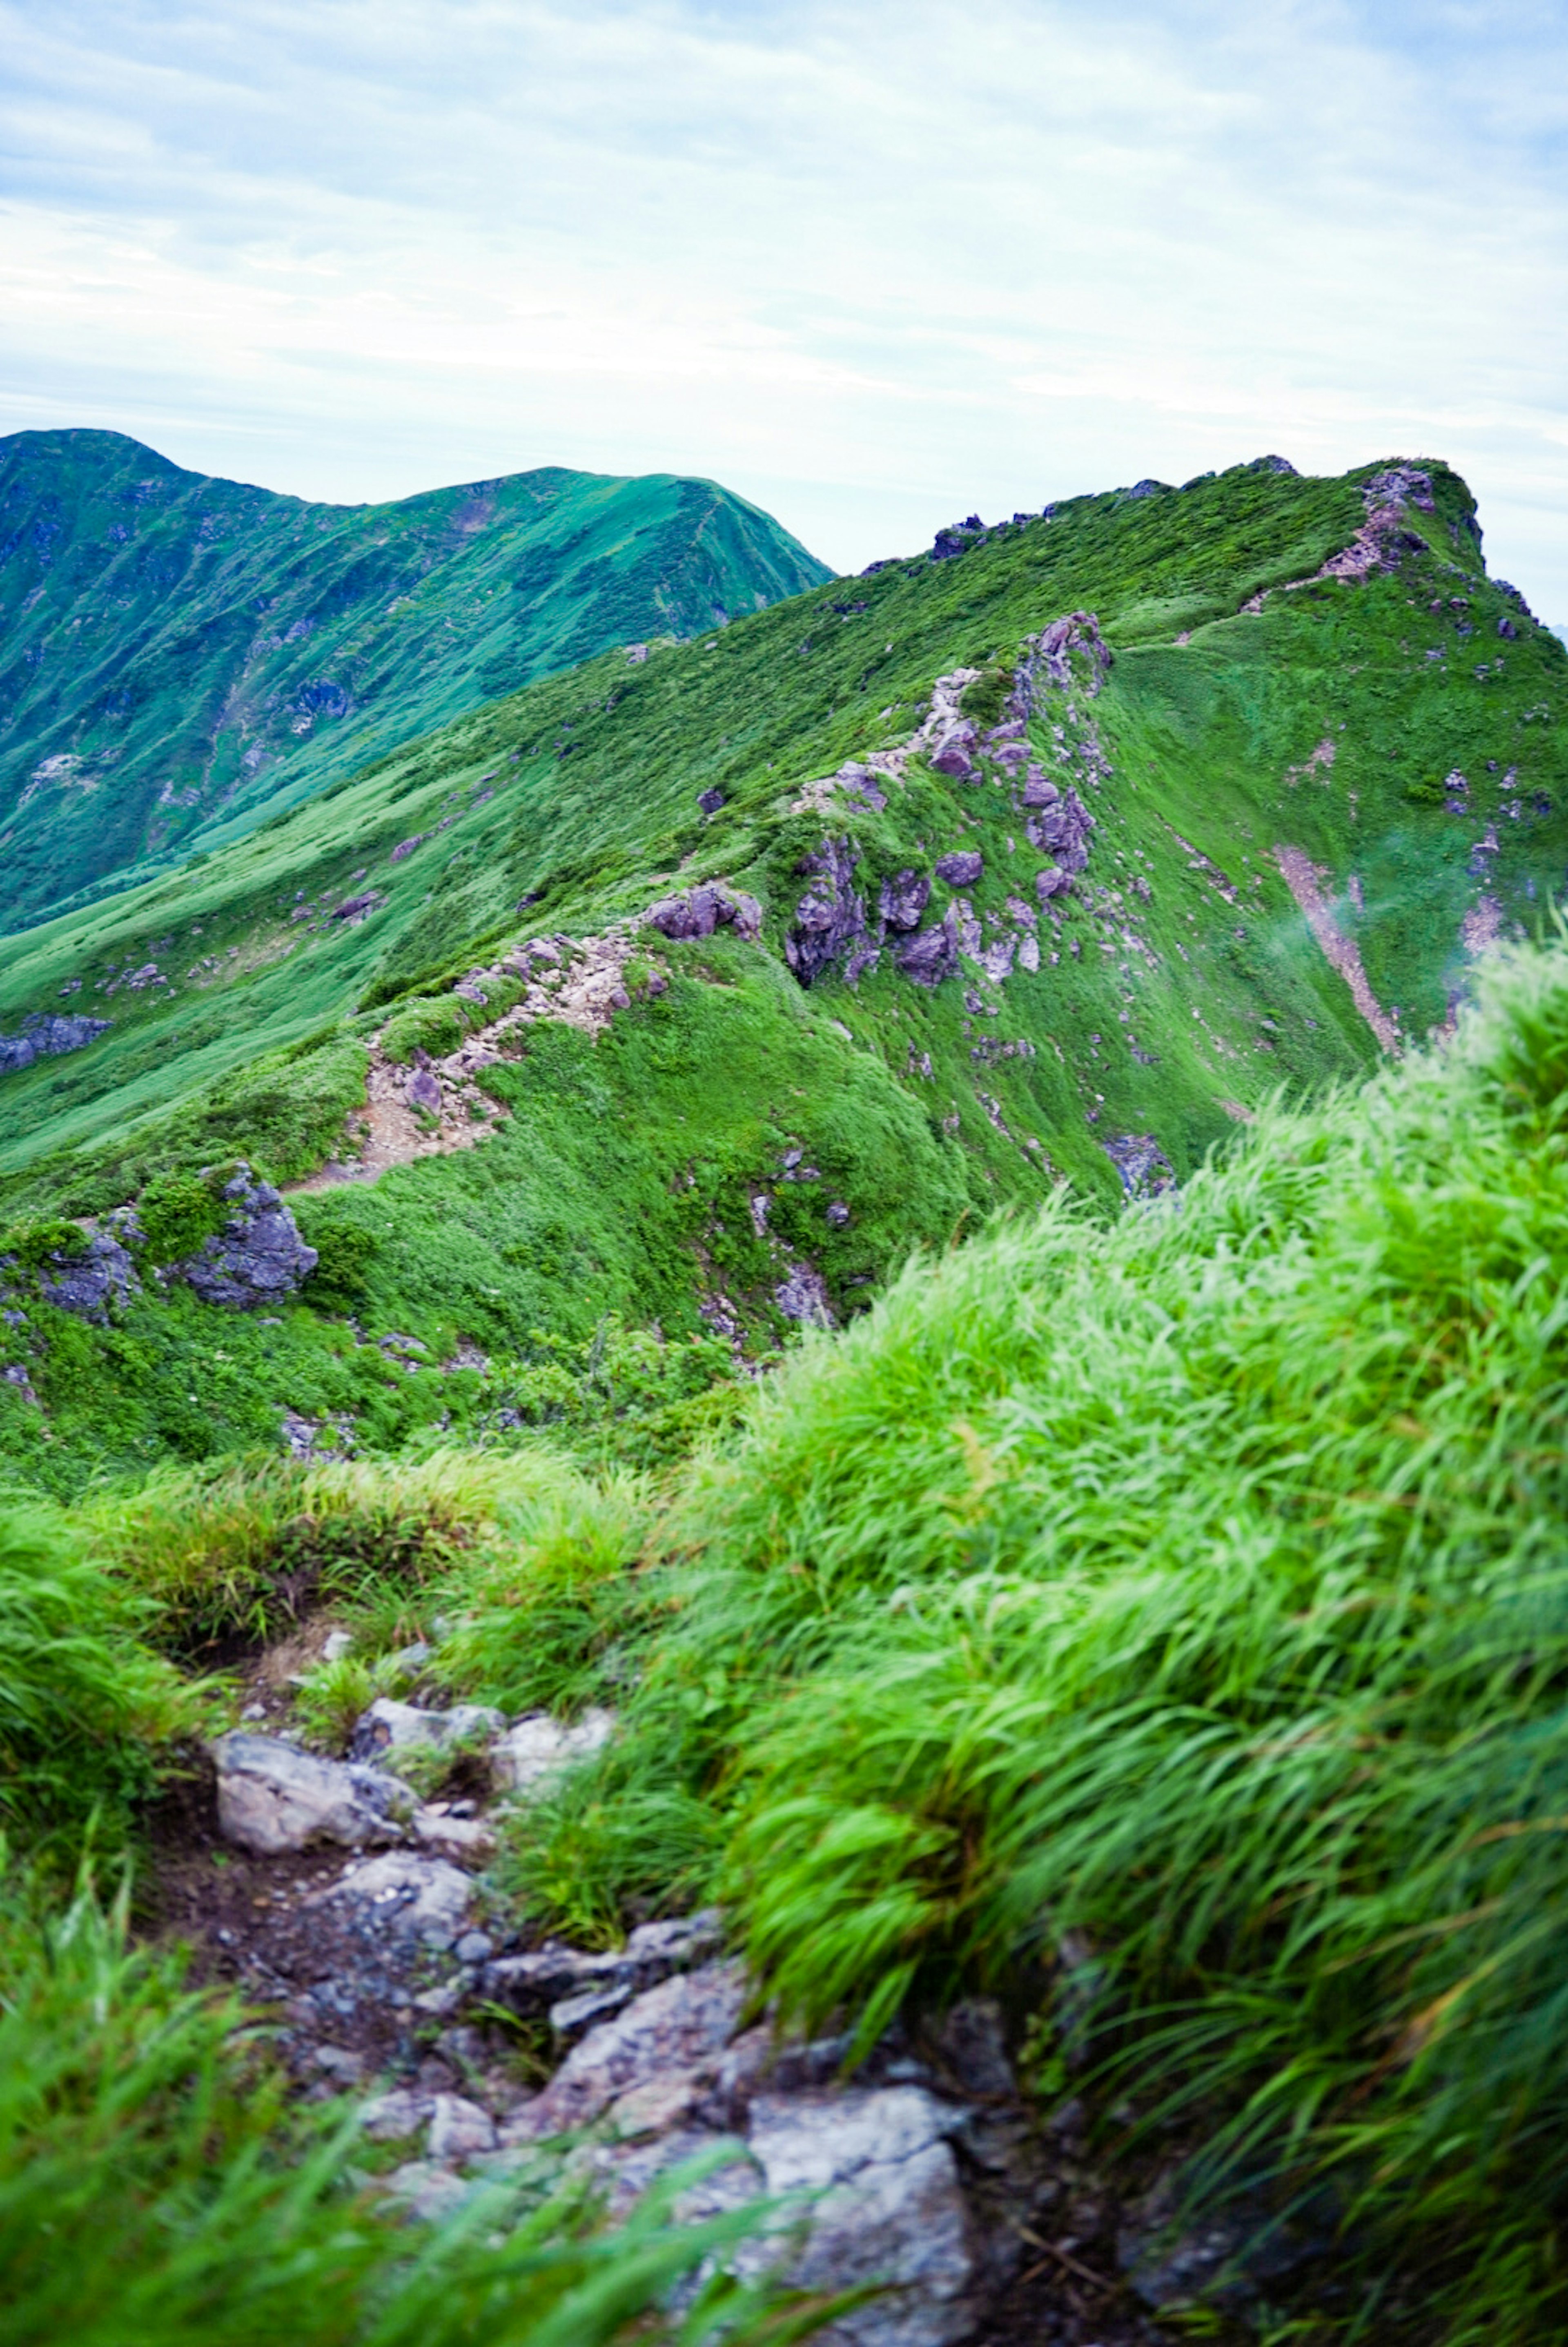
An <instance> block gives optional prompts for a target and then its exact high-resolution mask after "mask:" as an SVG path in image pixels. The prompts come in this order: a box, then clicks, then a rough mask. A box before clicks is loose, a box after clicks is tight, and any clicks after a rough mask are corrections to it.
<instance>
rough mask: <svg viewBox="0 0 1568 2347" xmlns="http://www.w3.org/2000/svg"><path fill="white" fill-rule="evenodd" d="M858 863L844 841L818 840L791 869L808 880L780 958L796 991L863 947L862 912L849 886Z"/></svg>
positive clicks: (864, 912) (863, 920) (847, 843)
mask: <svg viewBox="0 0 1568 2347" xmlns="http://www.w3.org/2000/svg"><path fill="white" fill-rule="evenodd" d="M859 860H860V859H859V857H858V856H857V855H856V853H855V851H854V849H853V848H852V847H851V846H850V842H849V841H848V840H847V839H824V840H823V842H822V844H821V846H820V847H819V848H818V849H817V850H816V851H815V853H814V854H812V855H810V856H807V857H806V858H805V859H804V860H803V862H802V863H801V864H800V865H799V866H798V867H797V868H798V869H799V871H800V872H801V873H803V874H806V875H808V876H810V879H811V886H810V887H809V888H808V889H807V891H806V893H805V895H804V896H803V897H801V899H800V901H799V904H798V905H797V906H796V907H795V918H794V920H793V922H792V923H791V924H790V927H789V930H788V932H787V933H786V936H785V938H784V958H785V960H786V961H787V962H788V964H789V968H790V969H791V970H793V972H794V974H795V976H796V977H797V978H798V979H799V981H800V984H801V985H802V986H809V985H811V983H812V982H813V980H814V979H819V978H820V977H821V975H822V973H823V971H824V970H827V969H831V968H832V965H833V964H834V962H836V961H842V960H845V959H846V958H849V959H850V960H853V959H854V958H855V949H856V948H858V947H862V946H863V945H864V943H865V938H866V907H865V904H864V902H863V900H862V898H861V897H860V895H859V894H858V892H857V890H856V888H855V886H854V876H855V866H856V864H857V863H858V862H859ZM861 966H862V967H863V966H864V965H863V963H862V964H861Z"/></svg>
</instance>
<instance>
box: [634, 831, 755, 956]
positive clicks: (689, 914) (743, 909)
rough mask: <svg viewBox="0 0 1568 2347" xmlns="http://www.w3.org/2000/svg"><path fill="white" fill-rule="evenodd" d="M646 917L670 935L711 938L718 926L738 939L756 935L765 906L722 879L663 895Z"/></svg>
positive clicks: (653, 926)
mask: <svg viewBox="0 0 1568 2347" xmlns="http://www.w3.org/2000/svg"><path fill="white" fill-rule="evenodd" d="M722 804H723V802H722V800H721V801H720V805H722ZM643 918H644V920H645V921H646V922H647V925H648V927H649V928H652V929H657V931H658V932H659V935H660V936H661V937H666V938H710V937H711V936H712V935H713V933H714V931H715V929H718V928H733V929H734V931H735V934H736V936H737V937H738V938H755V937H756V936H758V935H759V932H760V930H761V928H762V907H761V906H760V905H759V903H758V901H757V899H756V897H748V896H747V895H746V894H745V893H744V892H743V891H742V890H740V889H738V888H727V887H725V885H724V883H723V881H722V880H706V881H704V882H703V883H702V884H701V885H700V887H696V888H692V889H688V890H687V893H686V895H685V896H683V897H660V898H659V900H658V902H657V904H656V905H650V906H649V907H648V909H647V912H646V913H645V914H644V915H643Z"/></svg>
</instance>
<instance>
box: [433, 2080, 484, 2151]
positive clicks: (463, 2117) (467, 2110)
mask: <svg viewBox="0 0 1568 2347" xmlns="http://www.w3.org/2000/svg"><path fill="white" fill-rule="evenodd" d="M425 2148H426V2149H427V2150H428V2152H429V2154H430V2157H432V2159H435V2160H454V2159H472V2158H473V2157H474V2156H475V2154H476V2153H478V2152H482V2151H494V2149H495V2123H494V2120H493V2119H492V2117H491V2116H490V2114H489V2112H488V2111H485V2110H481V2108H480V2106H479V2105H478V2104H477V2103H471V2102H469V2101H468V2100H466V2098H465V2097H464V2096H462V2095H437V2096H436V2098H435V2108H434V2110H433V2112H432V2114H431V2121H430V2134H429V2136H428V2137H427V2138H426V2144H425Z"/></svg>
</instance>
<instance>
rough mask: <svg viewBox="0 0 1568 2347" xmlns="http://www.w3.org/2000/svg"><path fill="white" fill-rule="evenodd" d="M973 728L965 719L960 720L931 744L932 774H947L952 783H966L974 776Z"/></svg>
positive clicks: (974, 736) (974, 735) (974, 734)
mask: <svg viewBox="0 0 1568 2347" xmlns="http://www.w3.org/2000/svg"><path fill="white" fill-rule="evenodd" d="M975 740H976V733H975V728H974V727H973V726H972V724H971V723H970V722H969V720H968V719H967V718H960V719H958V720H957V721H956V723H953V724H952V725H950V726H948V727H947V729H946V730H945V731H944V732H943V733H942V735H941V737H940V738H939V739H938V740H937V741H936V742H935V743H933V745H932V751H931V764H932V772H933V773H935V774H947V775H949V776H950V777H951V778H952V781H954V782H959V783H967V782H971V781H972V779H973V777H974V774H975V764H974V754H973V753H974V745H975Z"/></svg>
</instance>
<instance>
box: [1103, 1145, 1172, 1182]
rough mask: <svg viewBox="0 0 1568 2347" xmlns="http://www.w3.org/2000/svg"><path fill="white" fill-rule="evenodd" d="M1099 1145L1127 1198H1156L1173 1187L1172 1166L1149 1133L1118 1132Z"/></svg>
mask: <svg viewBox="0 0 1568 2347" xmlns="http://www.w3.org/2000/svg"><path fill="white" fill-rule="evenodd" d="M1101 1146H1102V1148H1103V1149H1104V1150H1105V1154H1106V1156H1107V1157H1108V1158H1109V1159H1110V1161H1111V1163H1112V1164H1113V1165H1114V1166H1115V1169H1116V1171H1117V1173H1119V1174H1120V1175H1121V1177H1122V1187H1123V1189H1124V1190H1125V1192H1126V1194H1127V1195H1128V1197H1129V1198H1159V1197H1163V1196H1164V1195H1165V1194H1166V1192H1167V1191H1170V1190H1174V1189H1175V1188H1176V1169H1175V1167H1174V1166H1173V1165H1172V1163H1171V1162H1170V1159H1169V1158H1168V1157H1167V1156H1166V1153H1165V1151H1164V1150H1163V1149H1162V1148H1161V1147H1160V1145H1159V1143H1158V1142H1157V1141H1156V1139H1155V1137H1154V1135H1153V1133H1119V1134H1117V1135H1116V1136H1115V1139H1113V1140H1110V1141H1105V1142H1103V1143H1101Z"/></svg>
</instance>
